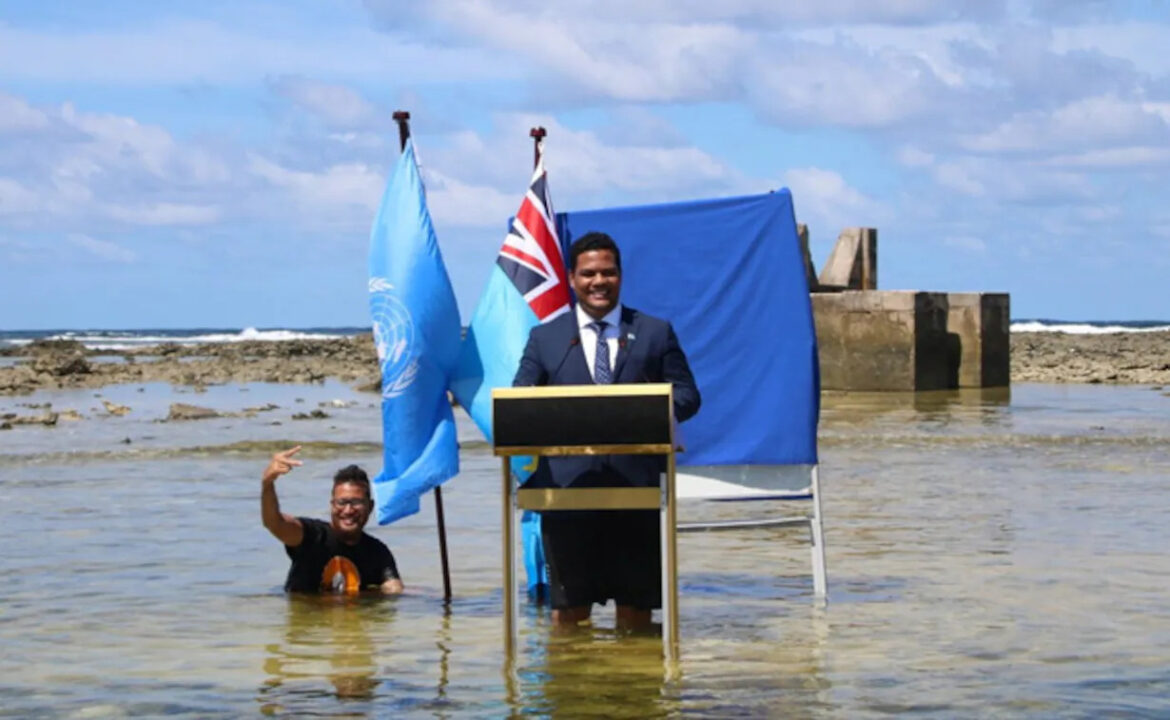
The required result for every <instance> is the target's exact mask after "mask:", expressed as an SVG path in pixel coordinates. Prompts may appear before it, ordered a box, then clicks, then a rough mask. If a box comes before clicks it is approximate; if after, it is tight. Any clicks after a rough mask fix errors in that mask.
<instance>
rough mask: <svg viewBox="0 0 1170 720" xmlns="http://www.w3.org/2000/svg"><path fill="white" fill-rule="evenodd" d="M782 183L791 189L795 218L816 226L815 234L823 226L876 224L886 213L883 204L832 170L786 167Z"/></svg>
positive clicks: (864, 225) (888, 213) (842, 226)
mask: <svg viewBox="0 0 1170 720" xmlns="http://www.w3.org/2000/svg"><path fill="white" fill-rule="evenodd" d="M784 184H785V185H786V186H787V187H788V188H789V189H790V190H791V191H792V199H793V203H794V204H795V205H796V219H797V221H799V222H802V223H806V224H807V225H808V226H809V227H810V228H814V229H816V230H817V232H818V234H826V233H824V232H823V230H824V228H830V229H839V228H844V227H877V226H879V225H881V224H882V223H883V222H884V221H886V220H888V219H889V217H890V212H889V209H888V208H887V207H886V206H884V205H883V204H882V203H880V202H878V201H877V200H875V199H873V198H871V197H869V196H868V195H866V194H865V193H862V192H861V191H859V190H857V189H856V188H854V187H851V186H850V185H849V184H848V183H847V182H846V181H845V178H843V177H842V176H841V175H840V174H839V173H837V172H835V171H832V170H825V169H824V168H817V167H809V168H800V169H794V170H789V171H788V172H787V173H785V175H784Z"/></svg>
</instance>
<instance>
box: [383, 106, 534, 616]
mask: <svg viewBox="0 0 1170 720" xmlns="http://www.w3.org/2000/svg"><path fill="white" fill-rule="evenodd" d="M393 117H394V122H395V123H397V124H398V149H399V150H400V151H401V150H405V149H406V141H407V139H409V138H410V113H409V112H407V111H406V110H395V111H394V115H393ZM541 130H543V128H541ZM435 520H436V521H437V522H438V525H439V560H440V562H441V563H442V565H443V602H444V603H447V604H450V602H451V565H450V563H449V562H448V561H447V523H446V521H445V520H444V518H443V488H442V486H440V485H436V486H435Z"/></svg>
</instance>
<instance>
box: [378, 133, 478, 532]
mask: <svg viewBox="0 0 1170 720" xmlns="http://www.w3.org/2000/svg"><path fill="white" fill-rule="evenodd" d="M369 261H370V281H369V290H370V316H371V319H372V320H373V325H374V345H375V347H376V348H377V351H378V362H379V364H380V366H381V370H382V456H383V458H382V459H383V466H382V472H381V474H380V475H378V477H377V478H376V479H375V480H374V501H375V506H376V508H377V512H378V523H379V524H382V525H386V524H388V523H391V522H394V521H395V520H397V519H399V518H402V517H406V516H407V515H413V514H414V513H416V512H418V508H419V496H420V495H422V494H423V493H424V492H427V491H428V490H430V489H432V488H434V487H435V486H437V485H439V484H441V483H442V482H443V481H445V480H447V479H449V478H451V477H454V476H455V475H456V474H457V473H458V472H459V445H458V442H457V441H456V438H455V416H454V415H453V414H452V412H451V403H450V402H449V401H448V400H447V384H448V382H449V380H450V376H451V371H452V369H453V368H454V366H455V362H456V360H457V359H458V356H459V308H458V306H457V305H456V304H455V293H454V292H453V291H452V289H451V280H450V279H449V278H448V277H447V269H446V266H444V264H443V256H442V254H441V253H440V252H439V244H438V240H437V239H436V238H435V229H434V226H433V225H432V224H431V216H430V213H429V212H428V211H427V203H426V194H425V191H424V190H423V184H422V178H421V177H420V176H419V172H418V164H417V162H416V161H415V155H414V143H413V141H411V140H407V141H406V146H405V147H404V148H403V149H402V155H401V156H400V157H399V158H398V162H397V164H396V165H395V166H394V172H393V174H392V175H391V177H390V181H389V182H388V183H387V185H386V191H385V193H384V194H383V196H382V204H381V206H380V207H379V208H378V214H377V215H376V216H375V217H374V225H373V228H372V229H371V230H370V260H369Z"/></svg>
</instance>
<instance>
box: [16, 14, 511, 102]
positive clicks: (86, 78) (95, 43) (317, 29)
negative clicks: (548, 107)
mask: <svg viewBox="0 0 1170 720" xmlns="http://www.w3.org/2000/svg"><path fill="white" fill-rule="evenodd" d="M224 7H225V8H227V6H224ZM247 11H248V7H247V6H240V7H239V8H236V9H235V10H234V12H238V13H246V12H247ZM227 12H233V11H232V10H227ZM233 21H234V22H233ZM30 58H36V61H35V62H30V61H29V59H30ZM0 68H3V70H2V71H0V78H5V79H8V80H16V81H20V82H32V83H56V82H65V83H92V84H101V85H107V86H108V85H128V86H135V85H159V84H167V85H173V84H177V83H199V84H205V83H206V84H213V85H216V86H227V87H238V86H241V85H253V84H255V83H256V82H259V81H261V80H263V79H264V78H266V77H272V76H280V75H305V76H314V77H367V78H368V77H379V76H382V77H385V76H386V75H387V74H388V73H391V72H395V71H397V70H398V69H401V68H410V79H411V82H412V83H427V82H451V81H457V80H468V81H473V80H483V79H501V78H505V79H506V78H514V77H516V72H517V71H516V68H515V67H514V66H512V65H510V64H509V63H506V62H503V61H501V59H500V58H498V57H493V56H491V55H489V54H485V53H483V52H481V51H479V50H476V49H469V48H459V47H455V48H450V47H445V46H444V45H443V44H439V43H436V44H433V45H426V44H422V43H419V42H415V41H412V40H408V39H401V38H394V37H390V36H388V35H386V34H383V33H379V32H377V31H376V30H374V29H372V28H368V27H362V26H360V25H357V24H354V23H349V24H347V23H345V22H344V21H343V19H342V17H341V15H340V14H338V16H337V18H336V21H335V22H333V23H320V22H314V21H313V19H311V18H306V17H302V16H299V15H298V14H297V13H296V11H295V8H294V7H293V6H290V5H283V4H282V5H281V6H280V8H279V11H278V12H272V13H269V14H267V15H266V16H264V17H240V18H227V17H225V18H224V19H223V20H222V21H221V22H208V21H205V20H193V19H182V18H170V19H162V20H156V21H149V22H140V23H137V24H127V25H123V26H121V27H118V28H116V29H112V28H103V29H88V28H83V29H72V28H70V29H61V28H54V29H45V30H41V29H32V28H23V27H16V26H12V25H5V24H0Z"/></svg>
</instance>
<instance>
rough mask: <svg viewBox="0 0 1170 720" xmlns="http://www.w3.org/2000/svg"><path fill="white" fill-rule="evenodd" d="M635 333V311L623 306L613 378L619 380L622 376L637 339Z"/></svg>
mask: <svg viewBox="0 0 1170 720" xmlns="http://www.w3.org/2000/svg"><path fill="white" fill-rule="evenodd" d="M636 339H637V338H636V336H635V335H634V311H633V310H631V309H629V308H628V307H624V306H623V307H622V320H621V324H620V326H619V328H618V351H617V359H616V360H615V361H614V364H613V380H614V382H619V381H620V378H621V376H622V368H624V367H625V366H626V359H627V358H629V357H630V351H631V350H633V347H632V346H633V344H634V341H635V340H636Z"/></svg>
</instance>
